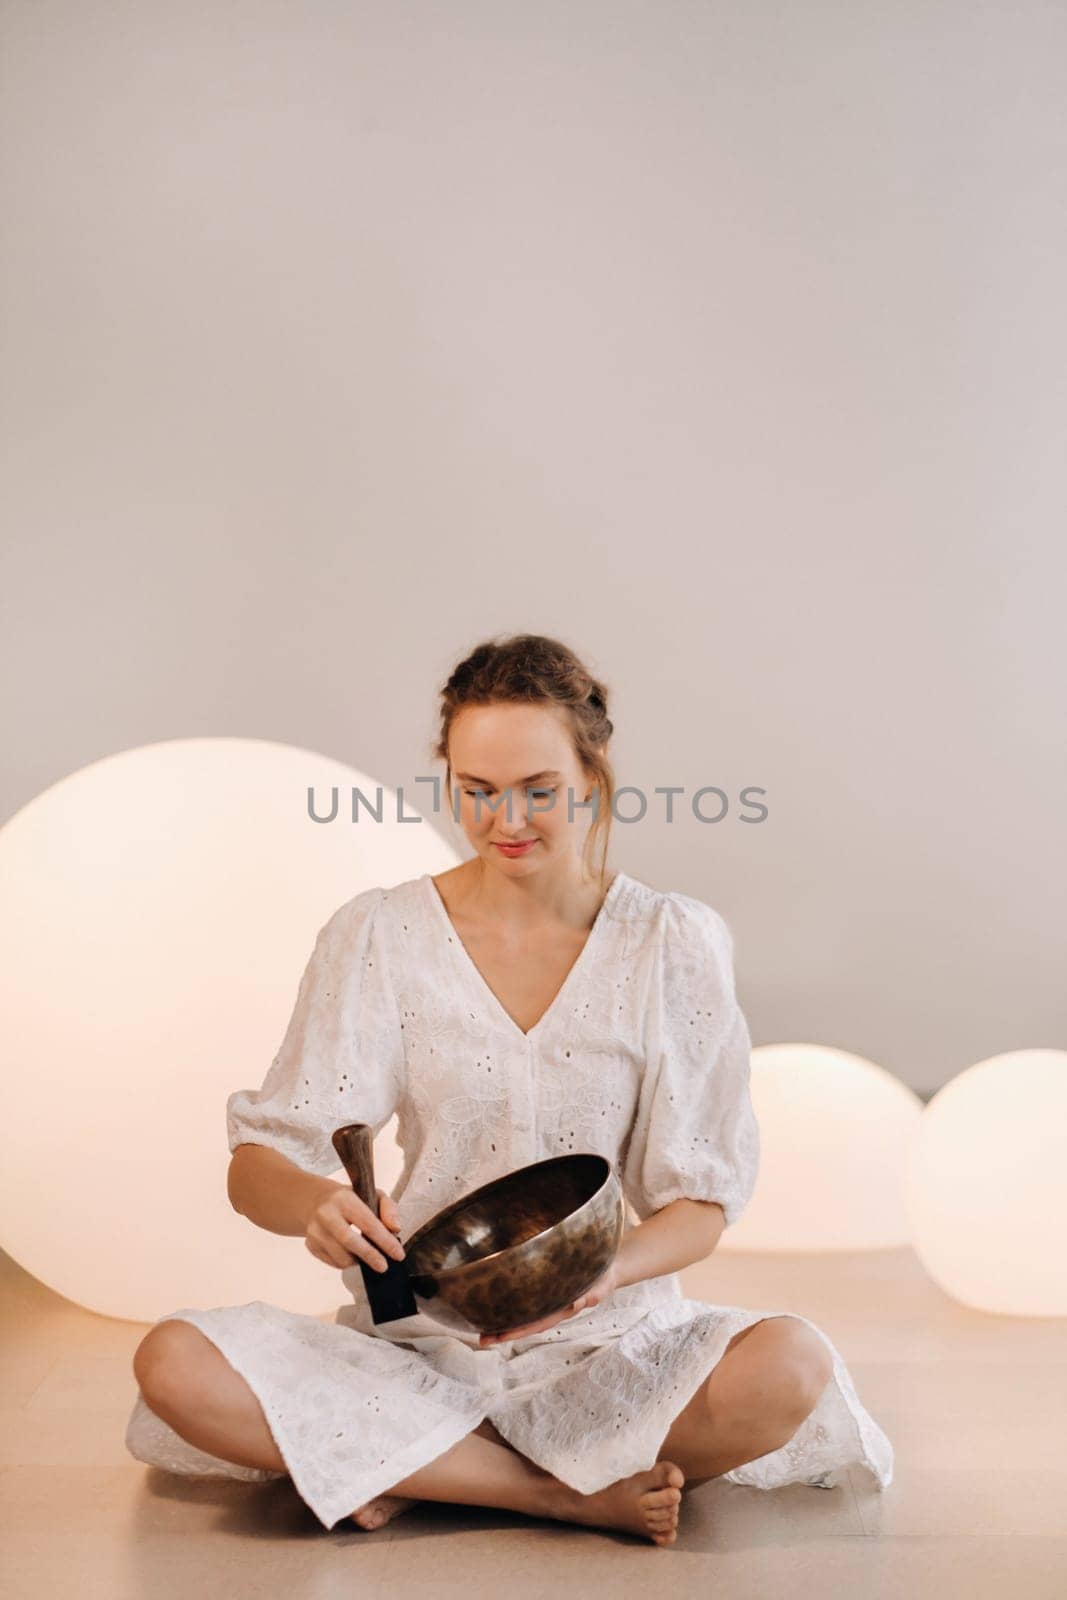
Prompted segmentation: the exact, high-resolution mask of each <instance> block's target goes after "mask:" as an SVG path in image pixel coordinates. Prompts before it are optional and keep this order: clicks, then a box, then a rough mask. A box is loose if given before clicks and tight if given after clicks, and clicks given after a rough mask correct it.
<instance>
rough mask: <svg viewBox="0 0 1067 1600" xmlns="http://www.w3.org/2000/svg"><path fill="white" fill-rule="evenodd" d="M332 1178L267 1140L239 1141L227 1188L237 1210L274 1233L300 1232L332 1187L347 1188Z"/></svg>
mask: <svg viewBox="0 0 1067 1600" xmlns="http://www.w3.org/2000/svg"><path fill="white" fill-rule="evenodd" d="M345 1187H346V1185H344V1184H339V1183H335V1182H334V1180H333V1179H332V1178H319V1177H316V1175H315V1174H314V1173H313V1172H305V1171H304V1169H303V1168H302V1167H298V1166H297V1165H296V1164H295V1163H294V1162H292V1161H290V1160H289V1159H288V1157H287V1156H283V1155H282V1154H281V1152H280V1151H279V1150H272V1149H270V1148H269V1147H268V1146H267V1145H264V1144H239V1145H238V1146H237V1149H236V1150H235V1151H234V1152H233V1155H232V1156H231V1158H230V1167H229V1171H228V1173H227V1175H226V1191H227V1193H228V1195H229V1197H230V1204H231V1205H232V1206H233V1209H234V1210H235V1211H239V1212H240V1213H241V1215H242V1216H244V1217H247V1218H248V1219H249V1221H250V1222H254V1223H255V1224H256V1225H257V1227H260V1228H267V1229H269V1231H270V1232H271V1233H284V1234H289V1235H292V1236H294V1237H295V1236H297V1235H299V1234H303V1233H306V1232H307V1226H308V1219H309V1218H310V1216H311V1213H312V1211H313V1210H314V1208H315V1206H316V1205H317V1204H318V1202H319V1201H320V1200H321V1199H322V1198H323V1196H324V1195H325V1194H328V1193H329V1192H330V1190H331V1189H341V1188H345Z"/></svg>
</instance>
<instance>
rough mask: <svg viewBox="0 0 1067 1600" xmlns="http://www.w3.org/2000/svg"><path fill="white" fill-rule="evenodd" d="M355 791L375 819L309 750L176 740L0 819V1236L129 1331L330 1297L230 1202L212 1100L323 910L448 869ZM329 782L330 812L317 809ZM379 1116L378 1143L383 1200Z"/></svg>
mask: <svg viewBox="0 0 1067 1600" xmlns="http://www.w3.org/2000/svg"><path fill="white" fill-rule="evenodd" d="M353 789H356V790H359V791H361V792H362V794H363V795H364V796H365V797H366V799H367V801H368V802H369V803H370V804H371V805H373V806H375V808H376V809H377V802H378V791H379V784H378V781H377V780H376V779H372V778H368V777H367V776H366V775H365V774H364V773H362V772H360V771H357V770H356V769H355V768H353V767H349V766H346V765H344V764H343V763H342V762H340V761H334V760H331V759H330V758H329V757H327V756H323V755H320V754H317V753H316V752H315V751H312V750H302V749H298V748H295V747H293V746H291V745H284V744H275V743H272V742H270V741H267V740H260V739H237V738H205V739H200V738H197V739H175V740H168V741H163V742H161V743H158V744H151V745H145V746H143V747H141V748H139V749H133V750H125V751H122V752H121V753H119V754H117V755H113V756H109V757H106V758H105V759H103V760H101V761H97V762H94V763H93V764H92V765H91V766H88V767H84V768H82V769H81V770H80V771H78V772H74V773H72V774H71V775H70V776H68V777H66V778H64V779H62V780H61V781H60V782H59V783H57V784H55V785H53V786H52V787H51V788H50V789H47V790H45V792H44V793H43V794H40V795H38V796H37V797H36V799H34V800H32V801H30V803H29V804H28V805H26V806H24V807H23V809H22V810H21V811H19V812H17V813H16V815H15V816H14V817H12V818H11V820H10V821H9V822H8V823H7V824H6V825H5V826H4V827H3V828H2V829H0V966H2V968H3V974H4V985H5V990H6V994H5V1000H4V1020H3V1047H4V1056H5V1064H4V1074H5V1096H4V1115H3V1117H2V1118H0V1206H2V1211H0V1243H2V1244H3V1247H4V1248H5V1249H6V1250H7V1251H8V1252H9V1254H10V1255H12V1256H13V1257H14V1259H15V1260H16V1261H18V1262H19V1264H20V1265H21V1266H23V1267H24V1268H25V1269H26V1271H27V1272H30V1273H32V1274H33V1275H34V1276H35V1277H36V1278H38V1279H40V1281H41V1282H42V1283H45V1284H47V1285H48V1286H49V1287H50V1288H52V1289H54V1290H56V1291H57V1292H58V1293H59V1294H61V1295H65V1296H66V1297H67V1298H68V1299H70V1300H73V1301H76V1302H77V1303H78V1304H79V1305H82V1306H85V1307H87V1308H88V1309H89V1310H91V1311H96V1312H101V1313H103V1314H104V1315H106V1316H112V1317H122V1318H129V1319H131V1320H134V1321H139V1322H154V1321H155V1320H156V1319H157V1318H158V1317H160V1316H162V1315H164V1314H165V1313H166V1312H167V1311H170V1310H175V1309H177V1308H178V1307H180V1306H202V1307H205V1308H207V1307H211V1306H215V1305H238V1304H243V1303H245V1302H246V1301H248V1300H253V1299H256V1300H259V1299H262V1300H267V1301H271V1302H273V1303H274V1304H276V1305H281V1306H284V1307H287V1308H288V1309H289V1310H292V1311H302V1312H308V1313H310V1314H312V1315H323V1314H325V1313H326V1312H327V1311H328V1310H329V1309H330V1308H331V1307H333V1308H336V1306H337V1304H338V1303H339V1302H342V1301H344V1300H345V1299H346V1298H347V1294H346V1291H345V1290H344V1287H343V1285H342V1282H341V1275H340V1271H339V1270H338V1269H336V1268H333V1269H331V1268H328V1267H326V1266H325V1265H324V1263H322V1262H320V1261H317V1260H316V1258H315V1257H313V1256H312V1255H311V1253H310V1251H308V1250H307V1249H306V1248H305V1247H304V1244H303V1241H302V1240H300V1239H298V1238H288V1237H284V1236H281V1235H277V1234H271V1233H268V1232H266V1231H265V1230H264V1229H262V1228H258V1227H256V1226H255V1224H254V1223H251V1222H250V1221H249V1220H248V1218H247V1217H243V1216H240V1215H239V1214H238V1213H237V1212H235V1211H234V1210H233V1208H232V1207H231V1205H230V1202H229V1199H228V1197H227V1193H226V1171H227V1167H228V1165H229V1160H230V1153H229V1147H228V1143H227V1137H226V1100H227V1096H228V1095H229V1094H230V1093H231V1092H232V1091H233V1090H235V1089H242V1088H258V1087H259V1085H260V1084H261V1083H262V1081H263V1079H264V1077H265V1075H266V1072H267V1070H268V1068H269V1067H270V1064H271V1061H272V1060H273V1058H274V1055H275V1054H276V1052H277V1049H278V1046H279V1044H280V1042H281V1039H282V1037H283V1035H284V1032H285V1028H286V1025H287V1023H288V1021H289V1017H290V1014H291V1012H292V1008H293V1005H294V1003H295V1000H296V994H297V988H298V985H299V982H300V978H301V975H302V973H303V971H304V968H305V966H306V964H307V961H308V958H309V957H310V955H311V951H312V948H313V946H314V943H315V936H316V934H317V932H318V930H319V929H320V928H321V926H322V925H323V923H325V922H326V920H327V919H328V918H329V917H330V916H331V915H332V913H333V912H334V911H336V910H337V908H338V907H339V906H341V905H342V904H344V903H345V901H347V900H349V899H351V898H352V896H353V895H356V894H358V893H360V892H361V891H362V890H364V889H367V888H370V887H372V886H374V885H377V884H383V885H389V884H392V883H397V882H400V881H402V880H404V879H406V878H409V877H415V876H418V875H420V874H421V873H423V872H441V871H444V870H446V869H447V868H448V867H450V866H453V865H455V864H456V861H457V859H458V858H457V856H456V854H455V852H454V850H452V848H451V847H450V846H449V845H448V844H447V843H446V842H445V840H444V839H443V838H442V836H441V835H440V834H439V833H438V832H437V830H436V828H435V827H434V826H433V824H432V821H431V822H428V821H427V819H426V818H425V817H420V818H419V822H418V823H417V824H415V825H413V824H412V820H411V819H412V817H413V815H414V814H415V810H416V808H415V807H414V806H413V804H412V801H411V798H410V797H409V796H408V795H406V794H405V795H404V796H403V806H402V807H401V806H400V805H399V797H398V795H397V793H395V792H394V791H393V790H390V789H387V788H385V787H384V786H381V801H382V805H381V811H382V820H381V821H380V822H378V821H375V820H374V819H373V817H371V816H370V814H369V813H368V811H367V809H366V807H361V808H360V809H359V811H358V813H357V814H358V821H356V822H353V821H352V791H353ZM309 790H311V791H312V802H313V803H312V805H311V806H309V793H308V791H309ZM334 790H336V794H337V812H336V817H335V819H334V820H333V821H332V822H325V821H314V820H312V816H311V811H312V810H313V811H314V813H315V815H316V816H318V817H320V818H326V817H328V816H329V815H330V813H331V809H332V802H333V791H334ZM398 811H402V812H403V814H404V816H405V821H404V822H403V823H399V822H398V821H397V813H398ZM446 815H447V813H446ZM395 1125H396V1121H395V1118H394V1119H392V1120H391V1121H390V1123H388V1124H387V1125H386V1127H385V1128H383V1129H382V1130H381V1131H380V1133H379V1135H378V1138H377V1140H376V1141H375V1178H376V1182H377V1184H378V1187H379V1188H382V1189H387V1190H388V1189H390V1188H392V1186H393V1183H394V1182H395V1179H396V1177H397V1176H398V1174H399V1172H400V1167H401V1161H400V1153H399V1151H398V1150H397V1149H396V1142H395V1136H394V1130H395ZM336 1176H337V1177H338V1178H339V1179H341V1180H344V1181H347V1179H345V1174H344V1170H343V1168H341V1165H340V1163H338V1171H337V1174H336Z"/></svg>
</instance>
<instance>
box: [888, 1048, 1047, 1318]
mask: <svg viewBox="0 0 1067 1600" xmlns="http://www.w3.org/2000/svg"><path fill="white" fill-rule="evenodd" d="M906 1200H907V1207H908V1213H909V1216H910V1219H911V1229H912V1244H913V1246H914V1249H915V1252H916V1254H917V1255H918V1257H919V1259H920V1261H921V1262H922V1264H923V1266H924V1267H925V1268H926V1270H927V1272H928V1273H929V1274H930V1276H931V1278H933V1280H934V1282H935V1283H937V1284H939V1285H940V1287H941V1288H942V1289H944V1291H945V1293H946V1294H949V1295H951V1296H952V1297H953V1299H954V1300H958V1301H960V1302H961V1303H962V1304H963V1305H965V1306H973V1307H975V1308H976V1309H977V1310H979V1311H996V1312H1002V1313H1004V1314H1005V1315H1008V1316H1016V1317H1064V1316H1067V1051H1063V1050H1015V1051H1012V1052H1010V1053H1009V1054H1007V1055H1001V1056H992V1057H991V1058H990V1059H989V1060H988V1061H979V1062H978V1063H977V1064H976V1065H975V1066H973V1067H968V1068H967V1070H966V1071H965V1072H961V1073H959V1074H958V1076H957V1077H955V1078H952V1079H951V1080H950V1081H949V1082H948V1083H946V1084H945V1086H944V1088H943V1089H940V1090H939V1091H938V1092H937V1094H935V1095H934V1097H933V1099H932V1100H931V1101H930V1103H929V1104H928V1105H927V1106H926V1108H925V1110H924V1112H923V1116H922V1120H921V1122H920V1124H919V1131H918V1137H917V1139H916V1141H915V1145H914V1148H913V1150H912V1155H911V1160H910V1162H909V1165H908V1171H907V1179H906Z"/></svg>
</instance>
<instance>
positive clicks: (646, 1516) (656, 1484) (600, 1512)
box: [549, 1461, 685, 1545]
mask: <svg viewBox="0 0 1067 1600" xmlns="http://www.w3.org/2000/svg"><path fill="white" fill-rule="evenodd" d="M684 1484H685V1474H684V1473H683V1472H682V1469H681V1467H678V1466H675V1464H674V1462H673V1461H657V1462H656V1465H655V1466H654V1467H651V1468H650V1469H649V1470H648V1471H647V1472H635V1473H633V1474H632V1476H631V1477H629V1478H620V1479H619V1480H618V1482H617V1483H610V1484H609V1485H608V1487H607V1488H606V1489H598V1490H597V1491H596V1493H595V1494H579V1493H578V1491H577V1490H576V1489H570V1488H568V1487H567V1485H566V1484H562V1483H561V1484H558V1485H557V1488H558V1491H559V1493H558V1495H556V1497H555V1498H554V1499H553V1501H552V1509H551V1511H550V1513H549V1514H550V1515H551V1516H553V1517H558V1518H559V1520H560V1521H562V1522H582V1523H585V1524H586V1526H588V1527H591V1528H621V1529H623V1530H624V1531H625V1532H627V1533H638V1534H643V1535H644V1536H645V1537H646V1538H648V1539H651V1540H652V1543H653V1544H661V1545H666V1544H673V1543H674V1541H675V1539H676V1538H677V1537H678V1508H679V1506H680V1504H681V1500H682V1487H683V1485H684Z"/></svg>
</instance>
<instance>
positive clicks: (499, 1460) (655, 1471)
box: [133, 1314, 832, 1544]
mask: <svg viewBox="0 0 1067 1600" xmlns="http://www.w3.org/2000/svg"><path fill="white" fill-rule="evenodd" d="M133 1367H134V1374H135V1376H136V1378H137V1382H138V1384H139V1385H140V1388H141V1392H142V1394H143V1395H144V1399H145V1403H146V1404H147V1405H148V1406H149V1407H150V1409H151V1410H152V1411H154V1412H155V1413H156V1414H157V1415H158V1416H160V1417H162V1418H163V1420H164V1421H165V1422H168V1423H169V1424H170V1426H171V1427H172V1428H174V1430H175V1432H176V1433H179V1434H180V1435H181V1436H182V1437H183V1438H184V1439H187V1440H189V1442H190V1443H192V1444H194V1445H196V1446H198V1447H199V1448H200V1449H201V1450H206V1451H208V1452H209V1453H210V1454H211V1455H216V1456H219V1457H221V1458H222V1459H223V1460H225V1461H233V1462H236V1463H238V1464H239V1465H241V1466H249V1467H266V1468H269V1469H272V1470H274V1471H278V1472H285V1471H286V1466H285V1462H284V1460H283V1458H282V1456H281V1453H280V1452H279V1450H278V1447H277V1445H276V1444H275V1442H274V1437H273V1435H272V1434H271V1431H270V1428H269V1427H268V1425H267V1421H266V1418H265V1417H264V1415H263V1411H262V1408H261V1407H260V1404H259V1401H258V1400H257V1399H256V1397H255V1395H254V1394H253V1392H252V1390H251V1389H250V1388H249V1386H248V1384H247V1383H246V1382H245V1380H244V1379H243V1378H241V1377H240V1376H239V1374H238V1373H236V1372H235V1371H234V1369H233V1368H232V1367H231V1366H230V1364H229V1362H228V1361H227V1360H226V1358H225V1357H224V1356H223V1355H222V1352H221V1351H220V1350H219V1349H218V1348H217V1347H216V1346H215V1345H214V1344H213V1343H212V1342H211V1340H210V1339H208V1338H207V1337H206V1336H205V1335H204V1334H202V1333H201V1332H200V1330H199V1329H198V1328H196V1327H194V1326H193V1324H192V1323H189V1322H184V1321H182V1320H181V1319H178V1318H174V1319H171V1320H170V1321H168V1322H161V1323H158V1324H157V1325H156V1326H155V1327H154V1328H152V1329H151V1330H150V1331H149V1333H148V1334H147V1335H146V1336H145V1338H144V1339H143V1340H142V1341H141V1343H140V1345H139V1346H138V1348H137V1351H136V1354H135V1356H134V1362H133ZM831 1373H832V1359H831V1356H830V1352H829V1350H828V1348H827V1346H826V1344H825V1343H824V1341H823V1340H822V1339H821V1338H820V1337H819V1335H818V1334H817V1333H815V1332H814V1330H813V1329H811V1328H809V1327H808V1326H807V1325H806V1324H805V1323H803V1322H801V1321H799V1319H797V1318H795V1317H791V1316H789V1315H786V1314H783V1315H779V1316H775V1317H766V1318H764V1319H763V1320H762V1321H760V1322H756V1323H753V1324H751V1325H750V1326H749V1327H748V1328H744V1329H742V1330H741V1332H740V1333H738V1334H736V1335H735V1336H734V1338H733V1339H731V1340H730V1343H729V1344H728V1345H727V1347H726V1350H725V1352H724V1353H723V1355H722V1357H721V1359H720V1360H719V1362H718V1363H717V1365H716V1366H715V1368H714V1370H713V1371H712V1373H711V1374H710V1376H709V1377H708V1379H707V1380H705V1381H704V1382H703V1383H701V1384H700V1385H699V1387H698V1389H697V1391H696V1393H695V1394H694V1395H692V1397H691V1398H690V1400H689V1402H688V1404H687V1405H686V1406H685V1408H684V1409H683V1410H682V1411H681V1412H680V1413H679V1415H678V1416H677V1417H676V1418H675V1420H674V1422H673V1424H672V1426H671V1428H670V1430H669V1432H668V1433H667V1436H666V1438H665V1439H664V1441H663V1444H662V1446H661V1448H660V1456H659V1460H658V1462H657V1464H656V1466H655V1467H654V1468H652V1469H650V1470H649V1471H647V1472H641V1473H635V1474H634V1476H633V1478H628V1479H624V1480H620V1483H619V1484H617V1485H612V1486H610V1488H609V1489H607V1490H603V1491H600V1492H599V1493H597V1494H595V1495H581V1494H578V1493H577V1491H576V1490H573V1489H571V1488H569V1487H568V1486H567V1485H566V1484H562V1483H561V1482H560V1481H559V1480H558V1479H556V1478H554V1477H552V1476H551V1474H549V1473H547V1472H545V1471H543V1470H542V1469H541V1468H540V1467H538V1466H537V1465H536V1464H535V1463H534V1462H532V1461H529V1460H528V1459H527V1458H526V1457H525V1456H523V1455H521V1454H520V1453H519V1452H518V1451H517V1450H514V1449H512V1448H511V1447H510V1446H509V1445H507V1444H506V1442H505V1441H504V1440H503V1439H501V1437H500V1435H499V1434H498V1433H497V1431H496V1429H495V1428H493V1426H492V1424H491V1423H490V1422H488V1420H486V1421H485V1422H483V1423H482V1424H480V1425H479V1427H478V1428H476V1429H474V1430H473V1431H472V1432H471V1433H469V1434H468V1435H467V1436H466V1437H465V1438H463V1439H460V1440H459V1441H458V1443H457V1444H455V1445H453V1446H452V1448H451V1449H450V1450H447V1451H445V1452H444V1453H443V1454H442V1455H440V1456H438V1457H437V1458H436V1459H435V1460H434V1461H431V1462H429V1463H428V1464H427V1465H426V1466H424V1467H420V1468H419V1469H418V1470H417V1471H416V1472H414V1473H412V1474H410V1476H409V1477H407V1478H405V1479H403V1480H401V1481H400V1482H399V1483H396V1484H394V1485H392V1486H391V1488H390V1491H389V1495H390V1496H394V1497H395V1496H400V1497H409V1498H411V1499H421V1500H444V1501H452V1502H457V1503H460V1504H467V1505H483V1506H493V1507H498V1508H501V1509H506V1510H514V1511H519V1512H524V1513H526V1514H528V1515H532V1516H543V1517H551V1518H557V1519H560V1520H564V1521H575V1522H589V1523H591V1524H592V1525H595V1526H616V1527H627V1528H630V1529H631V1531H633V1532H638V1533H644V1534H645V1535H646V1536H647V1537H651V1538H652V1539H653V1541H654V1542H656V1543H661V1544H662V1543H669V1542H671V1540H673V1538H674V1528H675V1526H676V1524H677V1515H678V1504H679V1501H680V1499H681V1494H680V1491H681V1488H682V1486H683V1484H687V1485H688V1487H690V1488H692V1487H694V1486H695V1485H696V1484H699V1483H703V1482H705V1481H706V1480H707V1479H708V1478H713V1477H716V1476H718V1475H719V1474H720V1473H723V1472H728V1471H730V1469H731V1468H732V1467H736V1466H740V1465H741V1464H742V1463H743V1462H745V1461H752V1460H755V1459H756V1458H757V1457H758V1456H761V1455H765V1454H766V1453H767V1452H768V1451H770V1450H774V1449H777V1448H778V1446H779V1445H782V1444H784V1443H785V1442H786V1440H787V1439H790V1438H792V1436H793V1434H794V1433H795V1432H796V1430H797V1428H798V1427H799V1426H800V1424H801V1423H802V1422H803V1420H804V1418H805V1417H806V1416H807V1415H808V1414H809V1412H810V1411H811V1410H812V1409H813V1408H814V1406H815V1404H816V1402H817V1401H818V1398H819V1395H820V1394H821V1393H822V1391H823V1389H824V1388H825V1386H826V1384H827V1382H828V1381H829V1379H830V1376H831ZM386 1498H387V1497H383V1500H384V1499H386ZM396 1503H397V1504H399V1502H396ZM362 1509H363V1508H359V1507H353V1514H354V1515H355V1513H356V1512H358V1511H360V1510H362ZM381 1520H382V1521H384V1520H387V1517H385V1516H383V1517H382V1518H381ZM361 1525H362V1526H375V1525H377V1524H376V1523H375V1522H374V1521H369V1522H368V1521H363V1522H362V1523H361Z"/></svg>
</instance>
